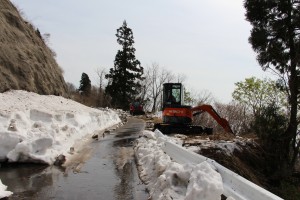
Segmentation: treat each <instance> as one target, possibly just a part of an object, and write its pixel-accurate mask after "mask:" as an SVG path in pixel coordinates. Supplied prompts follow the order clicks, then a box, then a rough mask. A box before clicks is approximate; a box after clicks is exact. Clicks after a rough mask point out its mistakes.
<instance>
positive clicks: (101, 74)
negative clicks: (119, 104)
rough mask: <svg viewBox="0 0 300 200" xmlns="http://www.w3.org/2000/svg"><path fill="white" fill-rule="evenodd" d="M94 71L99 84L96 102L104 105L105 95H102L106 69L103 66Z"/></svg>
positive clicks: (101, 105)
mask: <svg viewBox="0 0 300 200" xmlns="http://www.w3.org/2000/svg"><path fill="white" fill-rule="evenodd" d="M96 73H97V76H98V81H99V82H98V84H99V91H98V101H97V104H98V106H100V107H103V106H104V105H105V103H104V101H105V97H104V87H105V85H104V80H105V74H106V69H105V68H98V69H96Z"/></svg>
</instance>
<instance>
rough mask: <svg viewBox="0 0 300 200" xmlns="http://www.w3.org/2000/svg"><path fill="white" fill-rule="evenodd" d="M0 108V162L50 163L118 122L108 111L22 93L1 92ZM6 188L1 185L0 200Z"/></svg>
mask: <svg viewBox="0 0 300 200" xmlns="http://www.w3.org/2000/svg"><path fill="white" fill-rule="evenodd" d="M0 105H1V107H0V161H5V160H8V161H9V162H40V163H47V164H53V163H54V161H55V159H56V157H57V156H59V155H61V154H63V155H65V156H67V155H68V151H69V150H70V148H71V147H74V144H75V143H76V142H78V141H79V140H80V142H81V143H82V142H84V140H85V139H88V138H90V136H91V135H93V134H97V133H99V132H101V131H104V129H106V128H108V127H110V126H113V125H115V124H118V123H120V122H121V120H120V118H119V116H118V114H117V113H116V112H115V111H112V110H109V109H102V110H99V109H94V108H90V107H87V106H84V105H82V104H79V103H77V102H75V101H72V100H70V99H65V98H63V97H60V96H49V95H38V94H36V93H32V92H26V91H21V90H13V91H8V92H5V93H1V94H0ZM75 149H76V147H75ZM0 181H1V180H0ZM5 189H6V187H5V186H3V185H2V183H1V182H0V198H1V196H2V197H3V196H5V195H7V194H9V193H8V192H7V191H6V192H5Z"/></svg>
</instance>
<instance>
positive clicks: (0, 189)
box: [0, 180, 13, 199]
mask: <svg viewBox="0 0 300 200" xmlns="http://www.w3.org/2000/svg"><path fill="white" fill-rule="evenodd" d="M6 189H7V186H5V185H3V184H2V182H1V180H0V199H2V198H4V197H9V196H10V195H12V194H13V193H12V192H10V191H6Z"/></svg>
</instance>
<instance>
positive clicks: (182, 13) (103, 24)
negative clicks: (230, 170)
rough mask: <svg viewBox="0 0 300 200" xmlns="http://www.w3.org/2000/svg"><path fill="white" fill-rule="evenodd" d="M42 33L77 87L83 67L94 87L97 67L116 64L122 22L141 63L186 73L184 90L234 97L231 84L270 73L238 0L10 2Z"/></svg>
mask: <svg viewBox="0 0 300 200" xmlns="http://www.w3.org/2000/svg"><path fill="white" fill-rule="evenodd" d="M11 1H12V2H13V3H14V4H15V5H16V6H17V7H18V8H19V10H21V11H22V12H23V14H24V15H23V16H25V18H26V19H27V20H28V21H30V22H31V23H33V24H34V25H35V26H36V27H37V28H39V30H40V31H41V33H42V34H44V33H50V35H51V36H50V47H51V48H52V49H53V50H54V51H55V52H56V54H57V62H58V64H59V65H60V66H61V67H62V68H63V70H64V77H65V80H66V81H67V82H71V83H73V84H74V85H75V86H77V87H78V85H79V81H80V79H81V74H82V72H85V73H87V74H88V75H89V77H90V79H91V81H92V84H93V85H96V84H97V75H96V72H95V71H96V69H97V68H106V69H107V71H108V70H109V68H111V67H113V62H114V59H115V55H116V53H117V51H118V50H119V49H120V48H121V46H119V45H118V44H117V38H116V36H115V34H116V30H117V29H118V28H119V27H120V26H121V25H122V23H123V21H124V20H126V21H127V24H128V27H129V28H131V29H132V30H133V35H134V41H135V48H136V58H137V59H138V60H139V61H140V62H141V64H142V66H144V67H147V66H151V65H152V63H154V62H155V63H158V64H159V66H160V67H164V68H166V69H168V70H172V71H173V72H174V73H175V74H184V75H185V76H186V81H185V84H186V88H188V89H191V90H193V91H199V92H200V91H203V90H208V91H210V92H211V93H212V94H213V96H214V97H215V98H216V100H218V101H221V102H224V103H227V102H229V101H230V100H231V94H232V92H233V90H234V83H236V82H238V81H243V80H244V79H245V78H248V77H250V76H256V77H258V78H263V77H266V76H271V75H270V73H268V72H263V71H262V70H261V68H260V66H259V65H258V63H257V62H256V59H255V56H256V55H255V53H254V52H253V50H252V49H251V46H250V44H249V43H248V37H249V35H250V29H251V26H250V24H249V23H248V22H247V21H245V16H244V13H245V9H244V8H243V1H242V0H228V1H224V0H214V1H209V0H206V1H199V0H185V1H183V0H163V1H162V0H152V1H141V0H129V1H124V0H114V1H104V0H100V1H99V0H86V1H80V0H43V1H41V0H26V1H24V0H11Z"/></svg>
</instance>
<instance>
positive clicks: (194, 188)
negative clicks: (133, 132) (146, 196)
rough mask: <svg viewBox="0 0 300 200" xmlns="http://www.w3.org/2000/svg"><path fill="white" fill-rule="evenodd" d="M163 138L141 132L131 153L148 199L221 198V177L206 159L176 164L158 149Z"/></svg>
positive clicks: (189, 199) (207, 199) (204, 199)
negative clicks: (194, 162) (148, 195)
mask: <svg viewBox="0 0 300 200" xmlns="http://www.w3.org/2000/svg"><path fill="white" fill-rule="evenodd" d="M163 144H164V143H163V141H162V140H160V138H157V137H156V136H155V133H153V132H150V131H144V137H142V138H140V139H138V141H137V143H136V145H135V153H136V157H137V160H138V168H139V171H140V177H141V179H142V180H143V181H144V182H145V183H146V184H147V188H148V190H149V193H150V197H151V198H152V199H157V200H160V199H161V200H162V199H185V200H192V199H202V200H212V199H221V195H222V193H223V183H222V178H221V175H220V174H219V173H217V172H216V170H215V169H213V168H212V166H211V165H210V164H208V163H207V162H202V163H200V164H190V163H187V164H184V165H182V164H179V163H176V162H173V161H172V160H171V158H170V157H169V156H168V155H167V154H165V153H164V152H163V151H162V148H161V146H162V145H163Z"/></svg>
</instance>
